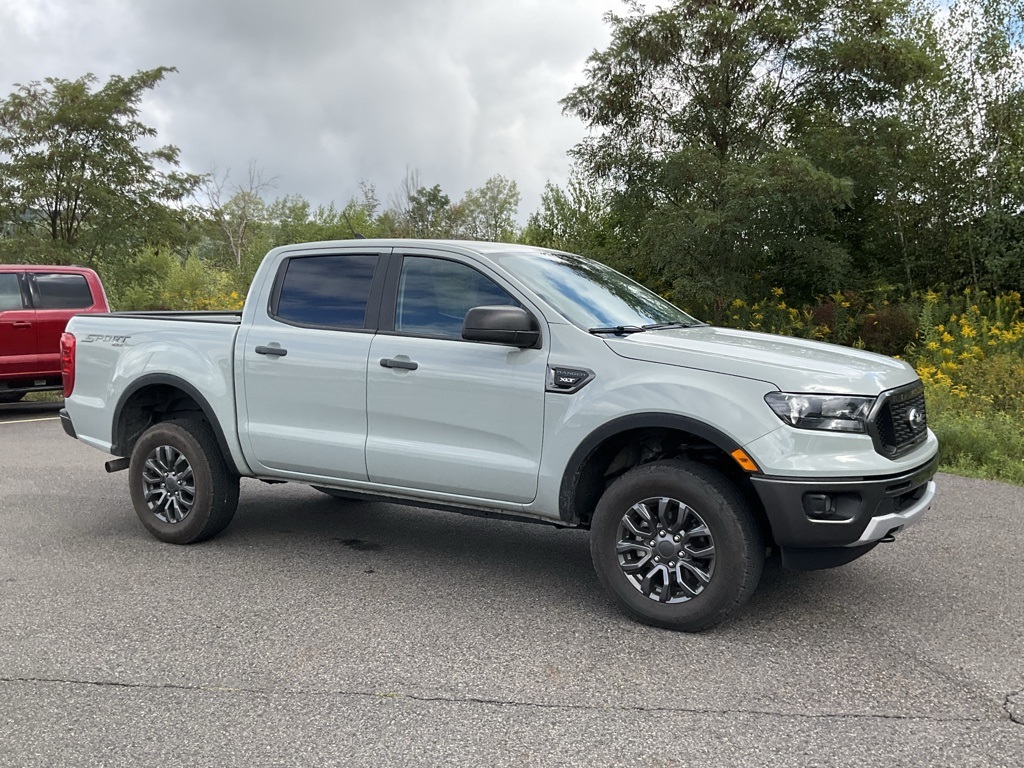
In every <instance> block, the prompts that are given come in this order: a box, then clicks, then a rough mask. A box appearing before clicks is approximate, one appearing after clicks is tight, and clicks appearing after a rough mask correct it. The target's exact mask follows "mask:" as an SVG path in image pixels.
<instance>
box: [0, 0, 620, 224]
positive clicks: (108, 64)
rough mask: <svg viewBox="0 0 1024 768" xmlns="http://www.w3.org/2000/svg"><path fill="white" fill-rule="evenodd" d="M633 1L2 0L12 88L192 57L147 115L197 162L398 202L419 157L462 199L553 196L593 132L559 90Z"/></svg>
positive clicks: (0, 58)
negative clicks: (501, 189)
mask: <svg viewBox="0 0 1024 768" xmlns="http://www.w3.org/2000/svg"><path fill="white" fill-rule="evenodd" d="M608 10H616V11H619V10H622V5H621V3H620V2H619V1H618V0H363V1H362V2H356V1H355V0H333V1H329V0H288V1H287V2H285V1H282V2H272V1H271V0H152V1H150V0H0V96H4V95H6V94H8V93H10V92H11V91H13V90H14V84H15V83H26V82H29V81H32V80H42V79H43V78H46V77H51V76H52V77H62V78H67V79H75V78H77V77H79V76H81V75H83V74H85V73H86V72H92V73H94V74H96V75H97V76H98V77H100V79H101V80H105V79H106V78H107V77H108V76H110V75H111V74H122V75H128V74H131V73H133V72H135V71H137V70H140V69H151V68H154V67H157V66H161V65H165V66H173V67H177V68H178V72H177V74H171V75H169V76H168V77H167V78H166V79H165V80H164V82H163V83H161V84H160V85H159V86H157V88H156V90H155V91H153V92H151V95H150V96H149V97H147V99H146V101H145V105H144V113H143V118H144V120H145V121H146V122H147V123H148V124H150V125H152V126H153V127H155V128H156V129H157V130H158V131H159V136H160V140H161V142H162V143H170V144H174V145H176V146H178V147H179V148H180V149H181V160H182V165H183V166H184V167H185V168H187V169H188V170H191V171H196V172H207V171H210V170H211V169H213V168H215V167H216V168H219V169H221V170H223V169H225V168H230V169H231V170H232V176H233V178H238V179H239V180H240V179H241V178H242V177H244V175H245V172H246V168H247V166H248V164H249V163H250V161H255V162H256V163H257V164H258V165H259V166H260V167H262V168H263V169H264V171H265V173H266V175H267V176H274V177H277V180H276V188H275V189H273V190H271V192H270V196H272V197H276V196H281V195H285V194H301V195H303V196H305V197H306V198H308V199H309V200H311V201H313V202H314V203H327V202H330V201H332V200H333V201H335V202H337V203H338V204H344V203H345V201H347V200H348V198H349V197H350V196H352V195H353V194H356V192H357V188H356V184H357V182H358V181H359V180H360V179H366V180H367V181H370V182H372V183H373V184H374V185H375V186H376V188H377V191H378V196H379V197H380V198H381V200H382V201H383V202H385V203H386V202H387V201H388V198H389V196H390V195H391V194H392V193H393V192H394V190H395V189H396V188H397V187H398V185H399V184H400V183H401V181H402V179H403V178H404V176H405V171H406V168H407V167H408V168H413V169H418V170H419V171H420V177H421V181H422V182H423V183H425V184H426V185H428V186H430V185H433V184H435V183H437V184H440V185H441V186H442V188H443V189H444V191H445V192H447V193H448V195H449V196H451V197H452V198H453V199H458V198H460V197H461V196H462V195H463V194H464V193H465V191H466V190H467V189H470V188H472V187H478V186H480V185H481V184H483V182H484V181H485V180H486V179H487V178H488V177H489V176H491V175H493V174H496V173H500V174H503V175H505V176H507V177H509V178H512V179H514V180H515V181H516V182H517V183H518V185H519V189H520V192H521V193H522V196H523V199H522V204H521V206H520V219H521V220H524V221H525V218H526V216H527V215H528V214H529V213H530V212H531V211H533V210H534V209H535V208H536V207H537V205H538V204H539V198H540V192H541V190H542V189H543V186H544V183H545V181H547V180H548V179H550V180H552V181H555V182H559V183H560V182H563V181H564V180H565V177H566V174H567V171H568V167H569V163H568V159H567V157H566V150H568V149H569V148H570V147H571V146H573V145H574V144H575V143H576V142H577V141H578V140H579V139H580V138H582V136H583V135H584V131H583V127H582V125H581V123H579V121H577V120H576V119H574V118H569V117H566V116H564V115H562V112H561V108H560V106H559V104H558V101H559V99H561V98H562V97H563V96H565V95H566V93H568V91H569V90H570V89H571V88H572V87H573V86H574V85H576V84H579V83H580V82H582V78H583V66H584V62H585V59H586V57H587V56H588V55H589V54H590V52H591V51H592V50H593V49H594V48H603V47H605V46H606V45H607V43H608V40H609V37H608V30H607V26H606V24H605V23H604V21H603V15H604V13H605V11H608Z"/></svg>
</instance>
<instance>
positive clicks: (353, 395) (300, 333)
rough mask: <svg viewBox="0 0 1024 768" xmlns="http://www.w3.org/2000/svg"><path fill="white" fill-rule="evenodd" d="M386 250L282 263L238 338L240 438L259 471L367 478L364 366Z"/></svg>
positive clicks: (346, 252) (311, 256) (313, 255)
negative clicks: (261, 308)
mask: <svg viewBox="0 0 1024 768" xmlns="http://www.w3.org/2000/svg"><path fill="white" fill-rule="evenodd" d="M389 251H390V248H366V249H359V250H344V249H343V250H339V251H335V252H323V251H318V252H313V253H309V254H302V253H296V254H295V255H293V256H289V257H288V258H287V259H285V260H283V261H282V262H281V264H280V266H279V269H278V273H277V276H276V278H275V282H274V286H273V290H272V292H271V296H270V300H269V302H268V306H267V308H266V311H260V312H258V313H257V315H256V317H255V319H254V321H253V324H252V325H251V326H249V327H248V328H247V329H243V330H242V333H244V338H242V340H241V351H240V357H241V361H242V364H241V379H242V380H241V382H239V383H240V384H241V388H240V389H241V391H240V398H239V404H240V407H241V406H242V403H243V401H244V413H241V414H240V417H241V422H242V423H241V427H240V430H239V432H240V434H241V435H242V438H243V444H247V449H248V453H249V455H248V456H247V458H248V459H249V462H250V464H252V465H254V466H258V467H259V471H260V472H261V474H270V475H277V476H281V477H296V478H297V477H298V476H303V477H307V478H310V477H311V478H314V479H315V478H317V477H321V478H337V479H345V480H366V460H365V455H364V450H365V446H366V359H367V355H368V354H369V350H370V342H371V341H372V340H373V333H374V328H375V326H376V321H377V311H378V308H379V305H380V299H379V295H380V291H381V290H382V283H383V279H384V271H385V268H384V265H383V262H384V261H385V259H386V254H387V252H389Z"/></svg>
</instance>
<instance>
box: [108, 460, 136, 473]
mask: <svg viewBox="0 0 1024 768" xmlns="http://www.w3.org/2000/svg"><path fill="white" fill-rule="evenodd" d="M129 464H131V459H129V458H128V457H127V456H122V457H121V458H120V459H111V460H110V461H108V462H106V463H105V464H104V465H103V468H104V469H106V470H107V472H110V473H113V472H120V471H121V470H122V469H128V465H129Z"/></svg>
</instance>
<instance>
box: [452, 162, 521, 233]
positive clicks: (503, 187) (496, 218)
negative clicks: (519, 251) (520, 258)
mask: <svg viewBox="0 0 1024 768" xmlns="http://www.w3.org/2000/svg"><path fill="white" fill-rule="evenodd" d="M519 200H520V197H519V187H518V186H517V185H516V183H515V181H513V180H512V179H508V178H505V177H504V176H502V175H501V174H495V175H494V176H491V178H489V179H488V180H487V181H485V182H484V185H483V186H482V187H480V188H479V189H471V190H469V191H468V192H466V195H465V197H463V199H462V201H461V202H460V203H459V204H458V209H459V213H460V219H461V224H462V226H461V229H462V233H461V234H462V235H463V236H465V237H468V238H469V239H471V240H489V241H492V242H502V241H509V240H514V239H515V238H516V236H517V231H516V230H517V227H516V214H517V213H518V212H519Z"/></svg>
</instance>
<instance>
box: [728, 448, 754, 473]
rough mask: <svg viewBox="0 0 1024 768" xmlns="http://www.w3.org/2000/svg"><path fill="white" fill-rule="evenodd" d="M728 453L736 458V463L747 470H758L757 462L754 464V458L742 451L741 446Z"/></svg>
mask: <svg viewBox="0 0 1024 768" xmlns="http://www.w3.org/2000/svg"><path fill="white" fill-rule="evenodd" d="M729 455H730V456H732V457H733V458H734V459H736V463H737V464H739V465H740V466H741V467H743V468H744V469H745V470H747V472H760V470H759V469H758V468H757V464H755V463H754V460H753V459H752V458H750V457H749V456H747V454H746V453H744V452H743V449H742V448H737V449H736V450H735V451H733V452H732V453H730V454H729Z"/></svg>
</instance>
